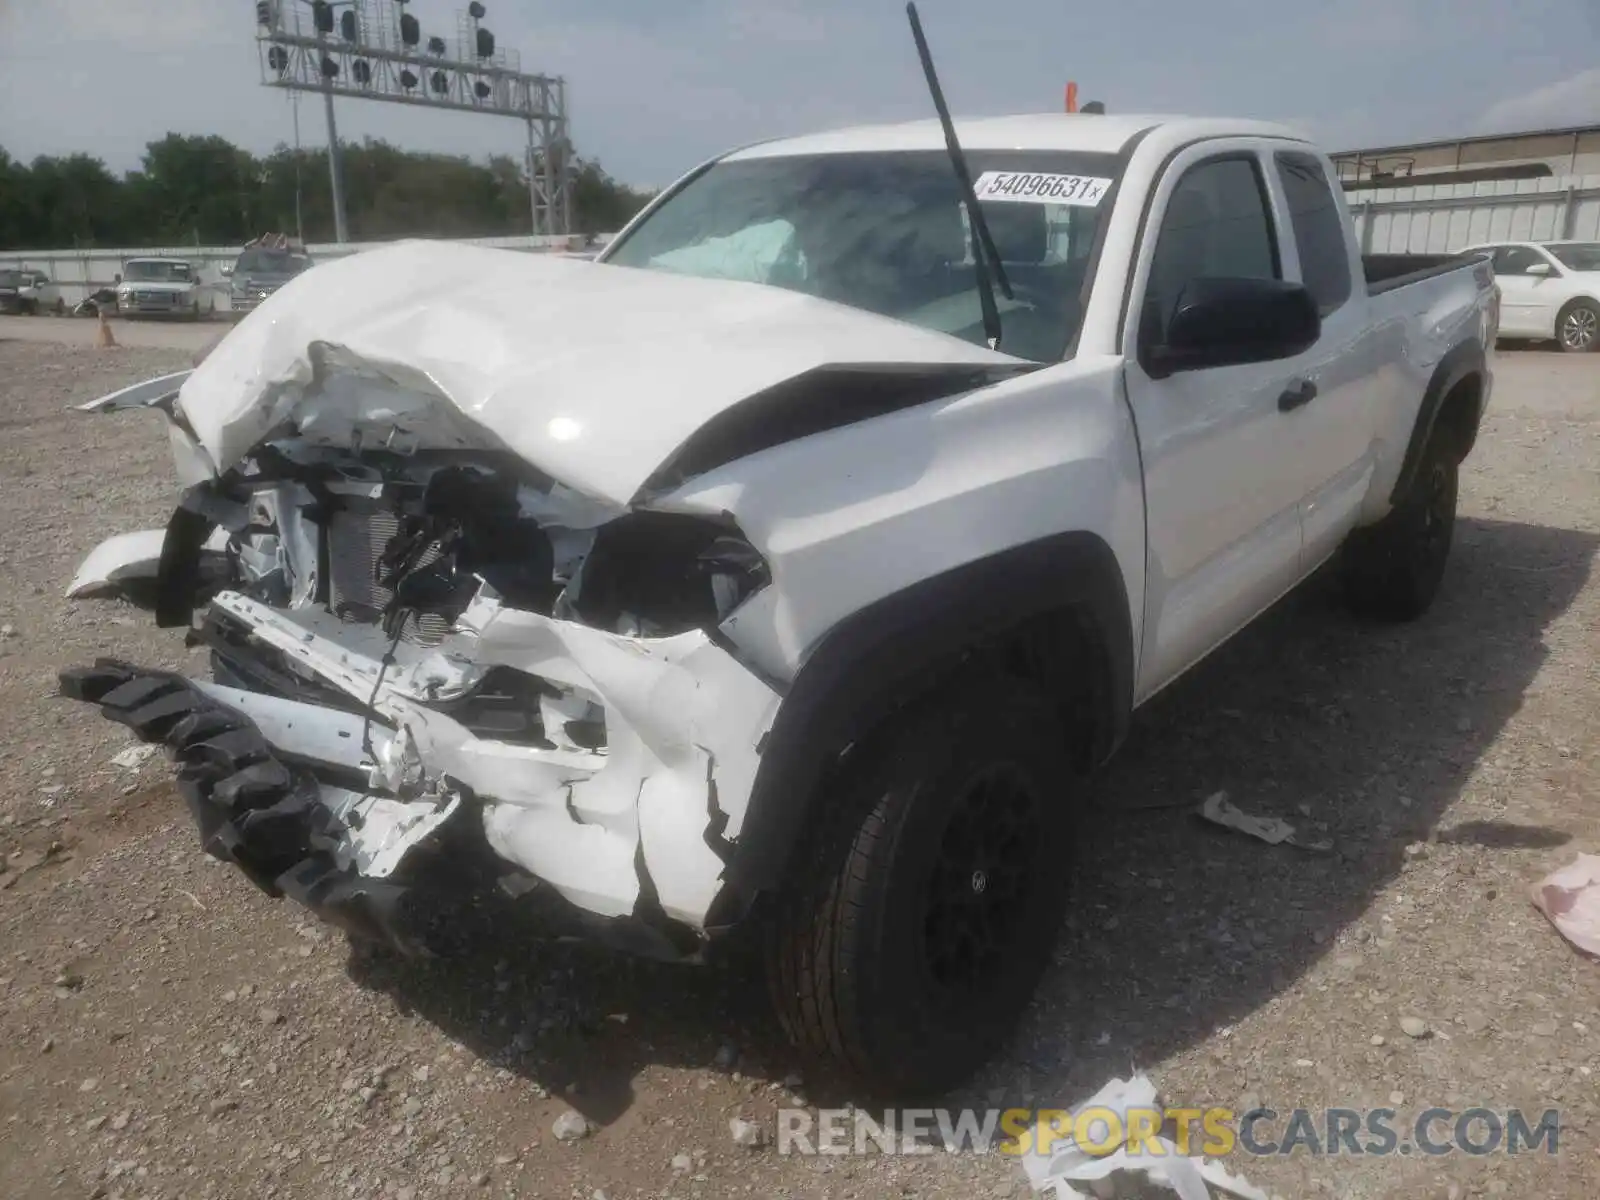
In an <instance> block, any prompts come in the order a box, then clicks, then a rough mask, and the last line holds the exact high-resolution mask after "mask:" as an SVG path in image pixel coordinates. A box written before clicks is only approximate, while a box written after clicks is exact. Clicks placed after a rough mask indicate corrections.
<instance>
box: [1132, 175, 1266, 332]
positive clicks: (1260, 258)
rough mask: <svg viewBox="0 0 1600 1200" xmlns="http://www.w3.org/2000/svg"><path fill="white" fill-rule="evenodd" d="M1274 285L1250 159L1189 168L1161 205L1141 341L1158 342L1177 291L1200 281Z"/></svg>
mask: <svg viewBox="0 0 1600 1200" xmlns="http://www.w3.org/2000/svg"><path fill="white" fill-rule="evenodd" d="M1208 276H1209V277H1231V278H1235V279H1239V278H1243V279H1281V278H1283V270H1282V265H1281V264H1280V262H1279V261H1278V239H1277V234H1276V232H1275V231H1274V228H1273V224H1272V213H1271V209H1270V207H1269V205H1268V201H1267V191H1266V187H1265V185H1264V182H1263V180H1262V178H1261V169H1260V165H1259V164H1258V162H1257V160H1256V157H1255V156H1254V155H1251V154H1240V155H1232V156H1229V157H1226V158H1214V159H1211V160H1209V161H1207V162H1203V163H1198V164H1196V165H1195V166H1193V167H1190V168H1189V169H1188V170H1187V171H1185V172H1184V173H1183V176H1182V178H1180V179H1179V180H1178V186H1177V187H1176V188H1174V189H1173V191H1172V194H1171V195H1170V196H1169V197H1168V198H1167V208H1166V211H1165V212H1164V213H1163V214H1162V217H1161V227H1160V230H1159V232H1158V233H1157V235H1156V245H1155V251H1154V253H1153V255H1152V257H1151V260H1150V275H1149V279H1148V281H1147V282H1146V284H1145V299H1144V307H1143V311H1142V314H1141V321H1142V325H1141V338H1142V339H1143V340H1144V341H1145V342H1146V343H1147V344H1148V343H1149V342H1152V341H1160V340H1161V335H1162V334H1163V332H1164V331H1165V330H1166V328H1167V325H1168V323H1169V322H1170V321H1171V319H1172V314H1173V311H1174V310H1175V309H1176V308H1177V305H1178V300H1179V298H1180V297H1181V296H1182V294H1183V289H1184V287H1185V286H1186V285H1187V284H1188V283H1189V282H1190V281H1191V280H1194V279H1200V278H1205V277H1208Z"/></svg>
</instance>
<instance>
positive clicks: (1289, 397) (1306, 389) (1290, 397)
mask: <svg viewBox="0 0 1600 1200" xmlns="http://www.w3.org/2000/svg"><path fill="white" fill-rule="evenodd" d="M1316 398H1317V385H1316V384H1314V383H1312V382H1311V380H1309V379H1302V380H1301V381H1300V382H1299V384H1297V385H1296V386H1295V387H1292V388H1289V389H1288V390H1287V391H1285V392H1284V393H1283V395H1281V396H1279V397H1278V411H1279V412H1293V411H1294V410H1295V409H1297V408H1303V407H1305V406H1306V405H1307V404H1310V403H1311V402H1312V401H1313V400H1315V399H1316Z"/></svg>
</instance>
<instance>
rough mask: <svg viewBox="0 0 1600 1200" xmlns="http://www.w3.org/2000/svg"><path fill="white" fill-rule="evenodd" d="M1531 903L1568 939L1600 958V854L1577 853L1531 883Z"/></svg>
mask: <svg viewBox="0 0 1600 1200" xmlns="http://www.w3.org/2000/svg"><path fill="white" fill-rule="evenodd" d="M1533 906H1534V907H1535V908H1537V909H1538V910H1539V911H1540V912H1542V913H1543V914H1544V915H1545V916H1546V917H1548V918H1549V920H1550V924H1552V925H1554V926H1555V927H1556V932H1558V933H1559V934H1561V936H1562V937H1564V938H1566V939H1567V941H1569V942H1571V943H1572V944H1573V945H1574V946H1576V947H1577V948H1578V949H1579V950H1581V951H1582V952H1583V953H1585V954H1587V955H1590V956H1591V957H1594V958H1600V855H1594V854H1580V855H1578V857H1577V858H1576V859H1574V860H1573V861H1572V862H1571V863H1569V864H1568V865H1566V866H1564V867H1562V868H1561V869H1560V870H1559V871H1556V872H1555V873H1554V874H1551V875H1547V876H1545V877H1544V878H1543V879H1541V880H1540V881H1539V882H1538V883H1536V884H1534V886H1533Z"/></svg>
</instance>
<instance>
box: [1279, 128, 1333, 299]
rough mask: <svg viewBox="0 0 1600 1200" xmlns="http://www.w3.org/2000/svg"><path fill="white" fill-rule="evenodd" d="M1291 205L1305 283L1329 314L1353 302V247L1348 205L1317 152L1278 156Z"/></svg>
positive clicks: (1291, 215)
mask: <svg viewBox="0 0 1600 1200" xmlns="http://www.w3.org/2000/svg"><path fill="white" fill-rule="evenodd" d="M1273 159H1274V162H1275V164H1276V166H1277V170H1278V180H1279V182H1280V183H1281V184H1282V186H1283V193H1284V197H1285V199H1286V200H1287V201H1288V206H1289V223H1290V226H1291V228H1292V230H1293V232H1294V244H1295V250H1296V252H1297V253H1298V254H1299V257H1300V282H1301V283H1303V284H1304V285H1305V288H1306V290H1307V291H1309V292H1310V293H1311V295H1312V298H1313V299H1315V300H1316V302H1317V309H1318V311H1319V312H1320V313H1321V314H1322V315H1323V316H1324V317H1326V316H1328V315H1329V314H1330V313H1333V312H1336V311H1338V309H1339V308H1341V307H1342V306H1343V305H1344V303H1345V301H1347V300H1348V299H1350V257H1349V243H1348V241H1347V236H1346V233H1345V229H1346V224H1345V222H1346V215H1345V211H1344V206H1343V205H1342V204H1341V203H1340V202H1339V199H1338V197H1336V196H1335V195H1334V193H1333V187H1332V185H1331V184H1330V183H1329V182H1328V173H1327V171H1326V170H1325V169H1324V168H1323V165H1322V162H1321V160H1320V159H1318V158H1317V156H1316V155H1314V154H1307V153H1305V152H1304V151H1300V150H1280V151H1278V152H1277V153H1276V154H1274V155H1273Z"/></svg>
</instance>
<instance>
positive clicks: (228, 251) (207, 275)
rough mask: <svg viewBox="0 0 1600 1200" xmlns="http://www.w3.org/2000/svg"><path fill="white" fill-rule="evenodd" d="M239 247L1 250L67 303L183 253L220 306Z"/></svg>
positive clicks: (3, 262) (560, 246) (324, 250)
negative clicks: (130, 266) (134, 263)
mask: <svg viewBox="0 0 1600 1200" xmlns="http://www.w3.org/2000/svg"><path fill="white" fill-rule="evenodd" d="M609 237H610V235H609V234H601V235H599V236H598V237H596V238H595V240H594V245H595V246H603V245H604V244H605V243H606V241H607V239H608V238H609ZM450 240H451V241H456V242H460V243H461V244H463V245H471V246H492V247H495V248H496V249H501V250H528V251H535V252H539V251H542V252H546V253H549V252H561V251H569V250H578V249H582V248H583V246H584V244H585V242H586V241H587V239H586V238H584V237H583V236H582V235H572V236H564V235H557V236H553V237H535V236H532V235H523V236H521V237H488V238H452V239H450ZM386 244H387V243H384V242H346V243H345V244H344V245H342V246H341V245H339V244H337V243H334V242H327V243H323V244H320V245H317V244H313V245H310V246H307V247H306V250H307V252H308V253H310V255H311V257H312V259H313V260H314V261H317V262H326V261H327V260H328V259H331V258H343V257H344V256H345V255H348V254H357V253H359V252H361V251H363V250H375V249H377V248H378V247H379V246H383V245H386ZM241 249H243V247H241V246H157V247H146V248H144V249H137V250H30V251H26V252H24V251H20V250H5V251H0V268H3V267H31V268H33V269H34V270H38V271H43V272H44V273H45V274H46V275H47V276H48V277H49V278H50V279H52V280H53V281H54V282H56V283H58V284H60V285H61V296H62V299H64V300H65V301H66V302H67V305H68V307H71V306H72V305H75V304H77V303H78V301H80V300H82V299H83V298H84V297H85V296H87V295H89V293H91V292H93V291H95V290H96V289H98V288H103V287H111V286H112V284H113V282H114V281H115V279H116V277H117V275H118V274H120V273H121V271H122V264H123V263H124V262H126V261H127V260H128V259H130V258H181V259H183V260H184V261H185V262H191V263H194V264H195V265H196V267H197V268H198V271H199V276H200V281H201V283H203V284H206V285H208V286H210V287H211V288H212V289H213V290H215V292H216V295H217V308H219V309H224V310H225V309H226V308H227V307H228V281H227V280H226V279H224V278H223V276H222V268H223V267H225V266H228V267H231V266H232V265H233V264H234V262H235V260H237V259H238V257H239V252H240V250H241Z"/></svg>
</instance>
